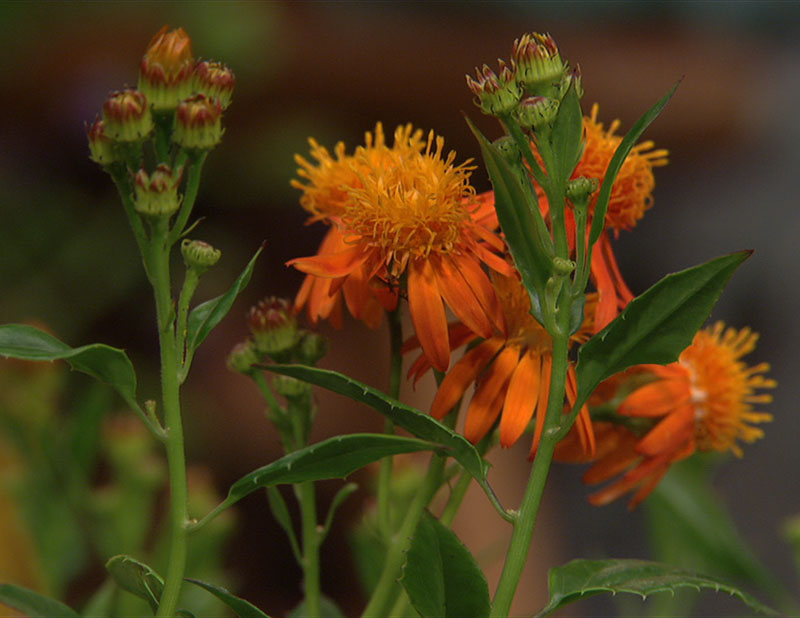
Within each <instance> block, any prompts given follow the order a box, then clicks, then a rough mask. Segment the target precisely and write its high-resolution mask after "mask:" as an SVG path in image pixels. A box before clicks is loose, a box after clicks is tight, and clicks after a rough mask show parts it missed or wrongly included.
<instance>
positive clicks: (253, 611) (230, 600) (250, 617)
mask: <svg viewBox="0 0 800 618" xmlns="http://www.w3.org/2000/svg"><path fill="white" fill-rule="evenodd" d="M185 579H186V581H187V582H191V583H193V584H195V585H196V586H200V587H201V588H204V589H206V590H208V591H209V592H210V593H211V594H213V595H214V596H215V597H217V598H218V599H219V600H220V601H222V602H223V603H225V604H226V605H227V606H228V607H230V608H231V609H232V610H233V611H234V613H235V614H236V615H237V616H239V617H240V618H269V616H268V615H267V614H265V613H264V612H262V611H261V610H260V609H258V608H257V607H256V606H255V605H253V604H252V603H251V602H250V601H245V600H244V599H240V598H239V597H237V596H235V595H233V594H231V593H230V592H228V591H227V590H225V588H222V587H220V586H215V585H213V584H209V583H207V582H203V581H200V580H199V579H191V578H189V577H187V578H185Z"/></svg>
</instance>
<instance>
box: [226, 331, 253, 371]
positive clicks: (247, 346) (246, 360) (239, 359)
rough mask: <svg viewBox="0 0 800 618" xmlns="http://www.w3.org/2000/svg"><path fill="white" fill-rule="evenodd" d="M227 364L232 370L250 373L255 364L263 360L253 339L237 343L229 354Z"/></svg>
mask: <svg viewBox="0 0 800 618" xmlns="http://www.w3.org/2000/svg"><path fill="white" fill-rule="evenodd" d="M226 360H227V365H228V369H230V370H231V371H237V372H239V373H244V374H248V373H250V372H251V371H252V370H253V365H257V364H258V363H260V362H261V358H260V355H259V354H258V352H257V351H256V348H255V345H254V344H253V341H252V340H251V339H248V340H247V341H242V342H241V343H237V344H236V345H235V346H234V347H233V349H232V350H231V352H230V354H228V358H227V359H226Z"/></svg>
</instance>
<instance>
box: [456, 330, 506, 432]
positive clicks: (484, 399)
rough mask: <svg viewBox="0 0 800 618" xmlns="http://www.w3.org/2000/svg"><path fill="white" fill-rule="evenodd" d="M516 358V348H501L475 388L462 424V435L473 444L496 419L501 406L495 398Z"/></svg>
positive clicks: (504, 383) (503, 385)
mask: <svg viewBox="0 0 800 618" xmlns="http://www.w3.org/2000/svg"><path fill="white" fill-rule="evenodd" d="M518 360H519V349H518V348H516V347H511V346H509V347H507V348H503V350H502V351H501V352H500V354H498V355H497V358H495V360H494V362H493V363H492V364H491V365H490V366H489V369H487V371H486V375H485V377H484V379H483V380H482V381H481V382H480V384H479V385H478V387H477V388H476V390H475V395H473V397H472V401H471V402H470V404H469V408H468V409H467V420H466V422H465V424H464V437H465V438H466V439H467V440H469V441H470V442H472V443H473V444H474V443H476V442H478V441H479V440H480V439H481V438H483V436H485V435H486V432H488V431H489V430H490V429H491V428H492V425H494V422H495V420H497V415H498V414H499V413H500V407H501V406H500V405H497V404H498V401H497V399H498V397H499V395H500V392H501V391H502V390H503V387H505V385H506V383H507V382H508V380H509V379H510V378H511V374H512V373H513V372H514V368H515V367H516V366H517V361H518Z"/></svg>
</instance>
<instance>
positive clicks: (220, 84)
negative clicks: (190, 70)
mask: <svg viewBox="0 0 800 618" xmlns="http://www.w3.org/2000/svg"><path fill="white" fill-rule="evenodd" d="M235 85H236V78H235V77H234V75H233V71H231V70H230V69H229V68H228V67H226V66H225V65H224V64H222V63H221V62H209V61H207V60H204V61H202V62H198V63H197V64H196V65H195V67H194V92H197V93H200V94H204V95H206V96H207V97H208V98H209V99H212V100H217V101H219V104H220V105H221V106H222V109H227V108H228V105H230V104H231V98H232V97H233V88H234V86H235Z"/></svg>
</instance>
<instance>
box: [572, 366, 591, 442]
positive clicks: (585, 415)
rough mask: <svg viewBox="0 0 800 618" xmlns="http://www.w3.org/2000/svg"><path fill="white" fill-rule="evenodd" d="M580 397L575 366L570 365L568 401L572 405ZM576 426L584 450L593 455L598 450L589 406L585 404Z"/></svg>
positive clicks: (579, 413)
mask: <svg viewBox="0 0 800 618" xmlns="http://www.w3.org/2000/svg"><path fill="white" fill-rule="evenodd" d="M577 397H578V378H577V376H576V374H575V367H574V366H573V365H570V366H569V367H568V368H567V401H568V402H569V403H570V405H575V400H576V398H577ZM575 426H576V428H577V431H578V438H580V441H581V446H582V447H583V449H584V451H586V453H587V454H588V455H589V457H593V456H594V454H595V451H596V445H595V440H594V431H593V429H592V418H591V416H590V414H589V406H587V405H586V404H583V407H582V408H581V410H580V412H578V417H577V419H576V420H575Z"/></svg>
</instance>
